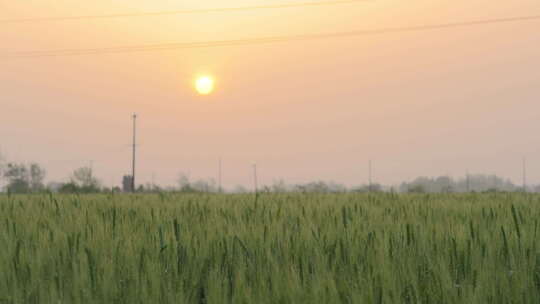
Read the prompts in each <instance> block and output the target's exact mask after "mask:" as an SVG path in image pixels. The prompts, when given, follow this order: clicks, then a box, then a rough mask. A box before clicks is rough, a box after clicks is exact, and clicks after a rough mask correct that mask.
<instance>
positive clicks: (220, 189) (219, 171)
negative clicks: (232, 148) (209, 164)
mask: <svg viewBox="0 0 540 304" xmlns="http://www.w3.org/2000/svg"><path fill="white" fill-rule="evenodd" d="M218 166H219V168H218V192H219V193H221V192H223V188H222V187H221V157H220V158H219V164H218Z"/></svg>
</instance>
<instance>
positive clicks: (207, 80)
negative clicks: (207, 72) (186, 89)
mask: <svg viewBox="0 0 540 304" xmlns="http://www.w3.org/2000/svg"><path fill="white" fill-rule="evenodd" d="M195 89H196V90H197V92H198V93H199V94H201V95H208V94H210V93H212V92H213V91H214V79H213V78H212V77H210V76H202V77H199V78H197V81H196V82H195Z"/></svg>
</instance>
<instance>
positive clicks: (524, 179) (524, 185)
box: [523, 157, 527, 192]
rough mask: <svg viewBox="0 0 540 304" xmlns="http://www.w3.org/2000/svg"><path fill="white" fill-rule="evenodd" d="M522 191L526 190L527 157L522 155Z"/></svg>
mask: <svg viewBox="0 0 540 304" xmlns="http://www.w3.org/2000/svg"><path fill="white" fill-rule="evenodd" d="M523 192H527V159H526V158H525V157H523Z"/></svg>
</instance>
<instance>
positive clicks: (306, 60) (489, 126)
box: [0, 0, 540, 187]
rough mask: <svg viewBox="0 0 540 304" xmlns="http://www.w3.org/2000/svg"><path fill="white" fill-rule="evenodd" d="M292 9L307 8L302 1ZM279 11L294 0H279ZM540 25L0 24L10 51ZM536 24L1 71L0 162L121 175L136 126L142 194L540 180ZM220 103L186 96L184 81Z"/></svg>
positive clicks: (269, 16) (450, 10)
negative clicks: (446, 179) (187, 177)
mask: <svg viewBox="0 0 540 304" xmlns="http://www.w3.org/2000/svg"><path fill="white" fill-rule="evenodd" d="M4 2H5V3H2V4H0V6H1V9H0V19H14V18H32V17H48V16H73V15H94V14H114V13H126V12H139V11H144V12H146V11H162V10H178V9H192V8H214V7H236V6H246V5H249V6H252V5H259V4H261V5H265V4H269V3H270V4H275V3H278V2H277V0H276V1H272V2H269V1H252V0H251V1H247V0H245V1H227V2H226V3H224V2H223V1H217V0H214V1H194V0H190V1H150V0H131V1H105V0H99V1H74V0H71V1H54V5H51V3H52V1H50V0H49V1H45V0H33V1H4ZM302 2H304V1H302ZM279 3H294V2H293V1H289V0H287V1H283V2H279ZM535 14H540V4H538V1H536V0H526V1H511V2H502V1H500V2H499V1H496V2H493V1H484V0H482V1H480V0H472V1H439V0H430V1H427V0H426V1H416V0H412V1H390V0H387V1H385V0H382V1H377V0H374V1H368V2H366V3H359V4H347V5H335V6H325V7H309V8H294V9H279V10H258V11H249V12H234V13H231V12H228V13H209V14H196V15H173V16H159V17H144V18H118V19H99V20H78V21H65V22H40V23H21V24H13V23H4V24H0V39H1V41H3V43H2V45H0V54H1V53H2V52H5V51H27V50H51V49H63V48H70V49H71V48H94V47H97V48H100V47H111V46H126V45H145V44H154V43H168V42H193V41H211V40H228V39H241V38H251V37H265V36H281V35H296V34H308V33H322V32H338V31H351V30H363V29H378V28H386V27H400V26H411V25H423V24H437V23H448V22H460V21H469V20H481V19H490V18H502V17H515V16H524V15H535ZM539 28H540V21H528V22H521V23H511V24H510V23H509V24H495V25H485V26H476V27H467V28H456V29H446V30H435V31H426V32H414V33H396V34H385V35H378V36H363V37H353V38H339V39H327V40H318V41H308V42H306V41H301V42H287V43H276V44H271V45H252V46H242V47H222V48H210V49H190V50H174V51H163V52H148V53H127V54H109V55H95V56H76V57H53V58H34V59H9V60H2V61H0V67H1V69H0V90H1V92H2V98H1V99H0V106H1V110H0V121H1V124H0V138H2V141H0V147H1V151H2V152H3V153H4V154H6V156H8V158H9V159H11V160H18V161H38V162H40V163H42V164H43V165H44V166H46V167H47V169H48V171H49V177H50V179H55V180H61V179H64V178H66V177H67V176H68V175H69V173H70V171H71V170H72V169H74V168H75V167H77V166H81V165H86V164H87V163H88V161H89V160H94V167H95V169H96V173H97V174H98V175H99V176H100V177H101V178H102V179H103V181H104V182H105V183H107V184H112V183H115V184H118V183H119V182H120V180H121V176H122V174H124V173H127V172H129V163H130V154H129V153H130V151H129V147H128V144H129V143H130V114H131V113H132V112H137V113H139V115H140V144H141V146H140V150H139V151H140V157H139V159H140V169H139V172H140V174H141V176H140V178H141V179H140V181H141V182H145V181H150V180H151V177H152V175H153V174H154V176H155V178H156V181H157V182H160V183H162V184H172V183H174V181H175V179H176V177H177V174H178V172H181V171H183V172H190V173H191V176H192V177H194V178H199V177H215V175H216V173H217V161H218V158H219V157H222V158H223V168H224V184H225V185H226V186H229V187H231V186H233V185H236V184H246V185H248V184H249V181H250V175H249V174H250V171H249V165H250V163H252V162H254V161H255V162H257V163H258V164H259V168H260V170H259V171H260V175H261V180H262V183H271V182H272V181H273V180H275V179H278V178H284V179H285V180H287V181H290V182H305V181H309V180H317V179H323V180H334V181H337V182H342V183H346V184H360V183H364V182H366V180H367V177H366V171H367V160H368V159H373V161H374V176H375V179H376V180H377V181H380V182H383V183H397V182H399V181H402V180H404V179H409V178H412V177H415V176H418V175H440V174H450V175H453V176H460V175H463V174H464V172H465V170H467V169H468V170H469V171H470V172H478V173H480V172H481V173H497V174H500V175H503V176H507V177H510V178H512V179H513V180H514V181H516V182H519V181H520V176H521V168H520V166H521V158H522V157H523V156H527V158H528V159H529V166H530V168H529V179H530V180H531V181H533V182H540V157H539V156H538V155H540V140H539V139H538V138H537V137H538V136H537V135H536V133H537V132H535V131H536V130H538V124H539V123H540V114H539V113H540V99H539V97H540V94H539V93H540V32H539V30H538V29H539ZM201 73H209V74H212V75H214V76H215V77H216V81H217V90H216V92H215V93H214V94H213V95H211V96H207V97H200V96H198V95H196V94H195V92H194V91H193V88H192V82H193V79H194V77H195V76H196V75H198V74H201Z"/></svg>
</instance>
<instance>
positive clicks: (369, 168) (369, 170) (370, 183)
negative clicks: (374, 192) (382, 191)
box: [368, 160, 373, 192]
mask: <svg viewBox="0 0 540 304" xmlns="http://www.w3.org/2000/svg"><path fill="white" fill-rule="evenodd" d="M368 180H369V192H371V189H372V187H373V184H372V180H371V160H370V161H369V167H368Z"/></svg>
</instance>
